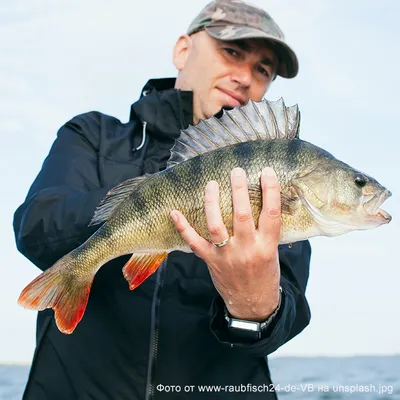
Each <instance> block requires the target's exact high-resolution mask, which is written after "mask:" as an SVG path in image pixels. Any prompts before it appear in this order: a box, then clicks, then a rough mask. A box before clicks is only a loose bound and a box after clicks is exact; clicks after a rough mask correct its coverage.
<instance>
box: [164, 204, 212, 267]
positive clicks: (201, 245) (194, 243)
mask: <svg viewBox="0 0 400 400" xmlns="http://www.w3.org/2000/svg"><path fill="white" fill-rule="evenodd" d="M170 216H171V218H172V221H173V222H174V224H175V227H176V229H177V230H178V232H179V233H180V235H181V236H182V237H183V239H184V240H185V242H186V243H187V244H188V245H189V247H190V249H191V250H192V251H193V253H195V254H196V255H197V256H199V257H201V258H203V259H204V257H205V256H207V254H208V253H209V252H210V248H211V249H212V247H211V246H212V244H211V243H209V242H208V241H207V240H205V239H203V238H202V237H201V236H200V235H199V234H198V233H197V232H196V231H195V230H194V229H193V228H192V226H191V225H190V224H189V222H188V221H187V219H186V218H185V217H184V215H183V214H182V213H181V212H180V211H177V210H173V211H171V213H170Z"/></svg>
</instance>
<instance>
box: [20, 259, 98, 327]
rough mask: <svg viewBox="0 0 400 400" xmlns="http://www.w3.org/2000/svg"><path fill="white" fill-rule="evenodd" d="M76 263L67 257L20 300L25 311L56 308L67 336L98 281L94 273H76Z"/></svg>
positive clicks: (31, 284)
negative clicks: (91, 289) (94, 279)
mask: <svg viewBox="0 0 400 400" xmlns="http://www.w3.org/2000/svg"><path fill="white" fill-rule="evenodd" d="M74 264H76V261H75V257H73V256H72V255H71V253H69V254H67V255H66V256H64V257H63V258H61V259H60V260H59V261H58V262H57V263H56V264H54V265H53V266H52V267H51V268H49V269H47V270H46V271H44V272H43V273H42V274H40V275H39V276H38V277H37V278H35V279H34V280H33V281H32V282H31V283H30V284H29V285H28V286H26V288H25V289H24V290H23V291H22V292H21V294H20V296H19V298H18V304H19V305H21V306H22V307H25V308H30V309H32V310H38V311H42V310H44V309H46V308H52V309H53V310H54V312H55V321H56V324H57V327H58V329H59V330H60V331H61V332H63V333H67V334H70V333H72V332H73V331H74V329H75V328H76V326H77V325H78V323H79V321H80V320H81V319H82V317H83V314H84V312H85V309H86V305H87V302H88V298H89V293H90V288H91V286H92V282H93V278H94V274H93V275H90V276H87V277H85V276H82V275H79V274H74V273H73V270H74ZM94 272H96V271H94Z"/></svg>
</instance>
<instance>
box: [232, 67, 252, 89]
mask: <svg viewBox="0 0 400 400" xmlns="http://www.w3.org/2000/svg"><path fill="white" fill-rule="evenodd" d="M252 77H253V72H252V67H251V66H250V65H248V64H247V63H243V64H239V65H237V66H236V68H235V70H234V72H233V74H232V80H234V81H235V82H237V83H239V84H240V86H243V87H250V85H251V80H252Z"/></svg>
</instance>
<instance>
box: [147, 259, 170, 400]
mask: <svg viewBox="0 0 400 400" xmlns="http://www.w3.org/2000/svg"><path fill="white" fill-rule="evenodd" d="M167 259H168V257H167V258H166V259H165V260H164V261H163V262H162V263H161V265H160V266H159V267H158V270H157V278H156V284H155V287H154V293H153V301H152V305H151V327H150V347H149V365H148V367H147V384H146V400H151V399H153V398H154V389H155V387H154V382H153V376H154V369H155V364H156V361H157V352H158V333H159V332H158V331H159V324H160V302H161V299H160V297H161V290H162V287H163V284H164V270H165V266H166V264H167Z"/></svg>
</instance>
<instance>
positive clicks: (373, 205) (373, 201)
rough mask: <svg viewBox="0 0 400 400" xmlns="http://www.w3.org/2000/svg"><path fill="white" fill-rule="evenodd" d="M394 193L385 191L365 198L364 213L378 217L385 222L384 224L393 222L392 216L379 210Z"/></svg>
mask: <svg viewBox="0 0 400 400" xmlns="http://www.w3.org/2000/svg"><path fill="white" fill-rule="evenodd" d="M391 195H392V193H391V192H390V191H389V190H384V191H382V192H380V193H378V194H375V195H370V196H365V197H364V199H366V201H364V203H363V208H364V211H365V212H366V213H367V214H368V215H369V216H371V217H377V218H379V219H380V220H382V221H383V223H386V224H387V223H389V222H390V221H391V220H392V216H391V215H390V214H389V213H388V212H386V211H385V210H383V209H381V208H379V207H380V206H381V205H382V204H383V203H384V202H385V201H386V200H387V199H388V198H389V197H390V196H391Z"/></svg>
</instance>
